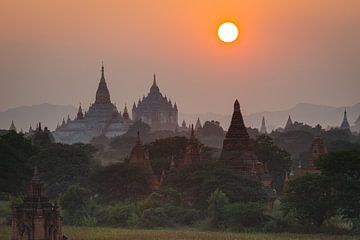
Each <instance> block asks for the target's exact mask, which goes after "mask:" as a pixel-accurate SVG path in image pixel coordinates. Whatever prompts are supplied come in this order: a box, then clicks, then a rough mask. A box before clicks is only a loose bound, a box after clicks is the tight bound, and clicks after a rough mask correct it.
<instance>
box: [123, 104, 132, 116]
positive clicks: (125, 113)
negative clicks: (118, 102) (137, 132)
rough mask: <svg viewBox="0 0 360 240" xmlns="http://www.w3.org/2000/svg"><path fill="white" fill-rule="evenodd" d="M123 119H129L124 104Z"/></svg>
mask: <svg viewBox="0 0 360 240" xmlns="http://www.w3.org/2000/svg"><path fill="white" fill-rule="evenodd" d="M123 118H124V119H126V120H129V119H130V116H129V112H128V109H127V106H126V103H125V107H124V113H123Z"/></svg>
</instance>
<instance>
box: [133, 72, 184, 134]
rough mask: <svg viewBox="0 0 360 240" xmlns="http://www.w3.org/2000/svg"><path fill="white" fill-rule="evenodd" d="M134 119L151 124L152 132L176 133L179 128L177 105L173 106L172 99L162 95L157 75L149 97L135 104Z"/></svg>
mask: <svg viewBox="0 0 360 240" xmlns="http://www.w3.org/2000/svg"><path fill="white" fill-rule="evenodd" d="M132 117H133V120H134V121H138V120H142V121H143V122H145V123H147V124H149V125H150V127H151V130H152V131H157V130H171V131H175V130H176V129H177V128H178V108H177V105H176V103H175V104H174V105H173V104H172V102H171V100H170V99H169V100H168V99H167V97H166V96H165V97H164V96H163V95H162V94H161V92H160V89H159V87H158V85H157V83H156V75H155V74H154V80H153V84H152V86H151V88H150V92H149V93H148V95H147V96H146V97H143V98H142V99H139V101H138V104H137V105H136V104H135V103H134V105H133V108H132Z"/></svg>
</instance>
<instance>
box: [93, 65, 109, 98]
mask: <svg viewBox="0 0 360 240" xmlns="http://www.w3.org/2000/svg"><path fill="white" fill-rule="evenodd" d="M95 103H96V104H111V101H110V93H109V89H108V87H107V85H106V81H105V70H104V64H103V63H101V78H100V82H99V86H98V89H97V91H96V98H95Z"/></svg>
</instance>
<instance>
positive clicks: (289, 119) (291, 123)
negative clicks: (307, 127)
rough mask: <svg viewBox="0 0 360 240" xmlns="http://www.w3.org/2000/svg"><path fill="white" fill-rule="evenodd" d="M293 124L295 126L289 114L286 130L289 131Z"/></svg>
mask: <svg viewBox="0 0 360 240" xmlns="http://www.w3.org/2000/svg"><path fill="white" fill-rule="evenodd" d="M292 126H293V121H292V120H291V116H290V115H289V117H288V120H287V121H286V124H285V128H284V130H285V131H288V130H289V129H290V128H291V127H292Z"/></svg>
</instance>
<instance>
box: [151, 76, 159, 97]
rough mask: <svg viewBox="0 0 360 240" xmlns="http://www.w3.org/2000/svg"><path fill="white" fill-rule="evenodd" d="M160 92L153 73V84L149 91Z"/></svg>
mask: <svg viewBox="0 0 360 240" xmlns="http://www.w3.org/2000/svg"><path fill="white" fill-rule="evenodd" d="M158 92H160V89H159V87H158V85H157V83H156V74H155V73H154V79H153V84H152V86H151V88H150V93H158Z"/></svg>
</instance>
